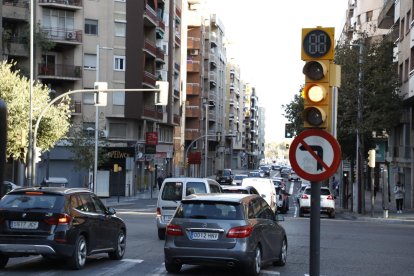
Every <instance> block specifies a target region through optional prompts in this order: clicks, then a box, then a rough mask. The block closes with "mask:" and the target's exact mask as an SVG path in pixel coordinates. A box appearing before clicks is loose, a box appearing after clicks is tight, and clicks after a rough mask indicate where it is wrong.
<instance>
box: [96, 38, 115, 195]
mask: <svg viewBox="0 0 414 276" xmlns="http://www.w3.org/2000/svg"><path fill="white" fill-rule="evenodd" d="M100 49H102V50H113V48H111V47H104V46H102V47H101V46H100V45H99V44H97V45H96V82H99V59H100ZM98 127H99V106H98V105H97V104H96V103H95V158H94V165H93V192H94V193H95V194H96V193H97V192H98V190H97V187H96V184H97V181H96V180H97V179H96V178H97V175H98V142H99V140H98V139H99V137H98V133H99V129H98Z"/></svg>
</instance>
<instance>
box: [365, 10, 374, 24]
mask: <svg viewBox="0 0 414 276" xmlns="http://www.w3.org/2000/svg"><path fill="white" fill-rule="evenodd" d="M372 15H373V11H367V13H366V16H367V18H366V20H367V22H370V21H372Z"/></svg>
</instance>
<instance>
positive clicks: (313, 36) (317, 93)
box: [301, 27, 335, 131]
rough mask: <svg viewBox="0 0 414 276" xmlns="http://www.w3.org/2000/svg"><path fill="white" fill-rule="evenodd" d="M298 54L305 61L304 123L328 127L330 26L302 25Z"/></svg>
mask: <svg viewBox="0 0 414 276" xmlns="http://www.w3.org/2000/svg"><path fill="white" fill-rule="evenodd" d="M301 57H302V60H304V61H305V62H306V63H305V65H304V67H303V74H304V75H305V86H304V88H303V90H302V97H303V99H304V111H303V121H304V127H305V128H318V129H325V130H328V131H329V130H330V124H331V121H330V119H331V113H332V95H331V90H332V87H331V85H330V75H331V73H330V71H331V68H334V67H333V62H332V61H333V58H334V28H322V27H316V28H304V29H302V55H301ZM332 71H335V70H332Z"/></svg>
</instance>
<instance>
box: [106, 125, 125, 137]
mask: <svg viewBox="0 0 414 276" xmlns="http://www.w3.org/2000/svg"><path fill="white" fill-rule="evenodd" d="M109 132H110V135H109V136H110V137H113V138H126V124H122V123H111V124H110V125H109Z"/></svg>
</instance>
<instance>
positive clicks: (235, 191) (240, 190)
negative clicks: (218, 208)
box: [222, 186, 259, 195]
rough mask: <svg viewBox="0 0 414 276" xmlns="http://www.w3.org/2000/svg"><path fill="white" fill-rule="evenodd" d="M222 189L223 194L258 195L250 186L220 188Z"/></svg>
mask: <svg viewBox="0 0 414 276" xmlns="http://www.w3.org/2000/svg"><path fill="white" fill-rule="evenodd" d="M222 189H223V193H232V194H255V195H259V192H258V191H257V190H256V188H255V187H252V186H222Z"/></svg>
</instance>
